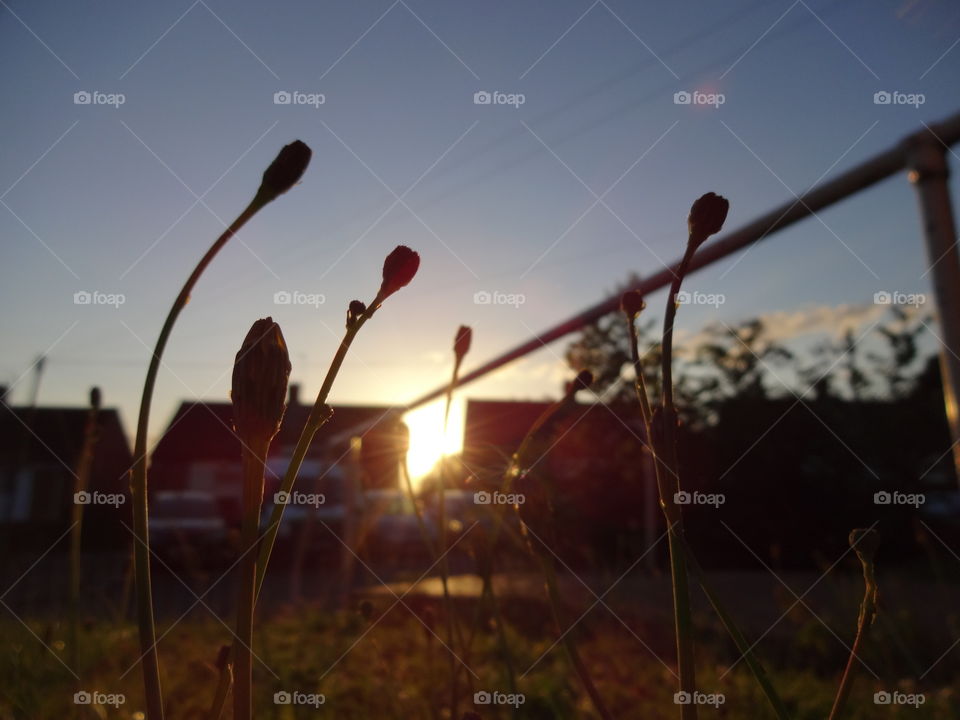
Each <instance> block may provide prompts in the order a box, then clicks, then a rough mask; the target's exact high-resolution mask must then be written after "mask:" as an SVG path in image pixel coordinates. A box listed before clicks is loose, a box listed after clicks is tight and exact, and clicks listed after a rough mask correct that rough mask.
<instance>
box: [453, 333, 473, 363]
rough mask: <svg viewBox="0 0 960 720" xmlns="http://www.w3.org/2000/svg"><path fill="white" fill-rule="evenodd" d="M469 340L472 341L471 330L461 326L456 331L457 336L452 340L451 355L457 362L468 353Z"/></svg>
mask: <svg viewBox="0 0 960 720" xmlns="http://www.w3.org/2000/svg"><path fill="white" fill-rule="evenodd" d="M471 340H473V330H471V329H470V328H469V327H468V326H466V325H461V326H460V328H459V329H458V330H457V336H456V337H455V338H454V339H453V354H454V355H455V356H456V358H457V362H460V361H461V360H463V358H464V356H465V355H466V354H467V353H468V352H470V342H471Z"/></svg>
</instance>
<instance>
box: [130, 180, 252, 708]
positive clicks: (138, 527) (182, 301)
mask: <svg viewBox="0 0 960 720" xmlns="http://www.w3.org/2000/svg"><path fill="white" fill-rule="evenodd" d="M264 205H266V200H265V199H264V198H263V197H261V194H260V193H258V194H257V197H255V198H254V199H253V200H252V201H251V203H250V204H249V205H248V206H247V207H246V209H245V210H244V211H243V212H242V213H240V215H239V216H238V217H237V219H236V220H234V221H233V223H232V224H231V225H230V227H228V228H227V229H226V230H225V231H224V232H223V234H222V235H221V236H220V237H219V238H217V240H216V241H215V242H214V243H213V245H211V246H210V249H209V250H207V252H206V254H205V255H204V256H203V257H202V258H201V259H200V262H199V263H197V266H196V267H195V268H194V269H193V272H192V273H191V274H190V277H189V278H187V282H186V283H184V285H183V288H182V289H181V290H180V294H179V295H177V299H176V300H175V301H174V303H173V307H171V308H170V312H169V313H168V314H167V319H166V320H165V321H164V323H163V327H162V328H161V329H160V336H159V337H158V338H157V344H156V346H155V347H154V350H153V354H152V356H151V357H150V367H149V368H148V370H147V378H146V380H145V382H144V384H143V395H142V397H141V398H140V414H139V417H138V421H137V436H136V441H135V443H134V450H133V456H134V465H133V469H132V470H131V477H130V491H131V495H132V497H133V532H134V536H135V542H134V552H133V562H134V575H135V577H136V589H137V624H138V627H139V634H140V650H141V653H142V662H143V684H144V691H145V694H146V706H147V720H163V694H162V691H161V686H160V662H159V659H158V657H157V632H156V626H155V623H154V618H153V591H152V588H151V585H150V533H149V524H148V520H147V430H148V425H149V422H150V402H151V400H152V399H153V388H154V385H155V384H156V380H157V372H158V371H159V369H160V359H161V357H162V356H163V350H164V348H165V347H166V345H167V340H168V339H169V338H170V333H171V331H172V330H173V325H174V323H175V322H176V321H177V317H178V316H179V315H180V311H181V310H183V308H184V307H185V306H186V304H187V302H188V301H189V300H190V293H191V292H192V291H193V287H194V285H196V284H197V280H199V279H200V275H202V274H203V271H204V270H206V268H207V266H208V265H209V264H210V263H211V261H212V260H213V258H214V257H215V256H216V254H217V253H218V252H220V249H221V248H222V247H223V246H224V245H226V243H227V241H228V240H229V239H230V238H232V237H233V236H234V235H235V234H236V233H237V231H238V230H240V228H242V227H243V226H244V225H245V224H246V223H247V221H248V220H250V218H252V217H253V216H254V215H256V214H257V212H258V211H259V210H260V209H261V208H263V207H264Z"/></svg>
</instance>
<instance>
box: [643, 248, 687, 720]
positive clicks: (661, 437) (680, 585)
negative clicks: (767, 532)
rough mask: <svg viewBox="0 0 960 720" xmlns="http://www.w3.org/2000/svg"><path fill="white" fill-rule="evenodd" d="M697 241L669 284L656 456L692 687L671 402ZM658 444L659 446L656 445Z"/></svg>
mask: <svg viewBox="0 0 960 720" xmlns="http://www.w3.org/2000/svg"><path fill="white" fill-rule="evenodd" d="M696 246H697V243H696V242H694V241H693V238H691V239H690V242H688V243H687V249H686V251H685V252H684V254H683V259H682V260H681V261H680V266H679V267H678V269H677V272H676V274H675V275H674V278H673V282H672V283H671V284H670V293H669V294H668V295H667V308H666V312H665V313H664V319H663V344H662V353H661V371H660V372H661V378H662V382H661V385H662V386H663V387H662V393H663V399H662V403H663V404H662V408H661V409H662V415H661V421H662V427H661V428H659V429H658V428H652V429H653V435H652V437H653V440H654V443H653V445H654V456H655V461H656V462H655V467H656V474H657V486H658V488H659V492H660V507H661V508H662V509H663V513H664V516H665V517H666V520H667V528H668V531H669V533H668V540H669V544H670V576H671V580H672V584H673V614H674V624H675V626H676V634H677V665H678V669H679V672H680V690H681V691H682V692H686V693H690V694H691V695H692V694H693V693H694V692H695V690H696V667H695V661H694V647H693V618H692V613H691V611H690V588H689V580H688V578H687V563H686V557H685V553H684V550H683V545H684V541H683V516H682V513H681V512H680V506H679V505H677V504H676V503H675V502H674V495H675V493H676V492H678V491H679V490H680V482H679V468H678V466H679V463H678V461H677V411H676V408H675V407H674V404H673V368H672V365H673V325H674V319H675V318H676V315H677V293H678V292H679V291H680V284H681V283H682V282H683V277H684V275H685V274H686V272H687V268H688V267H689V265H690V260H691V259H692V258H693V253H694V252H695V250H696ZM658 430H659V432H658ZM658 445H659V447H658ZM680 717H681V718H682V720H696V719H697V706H696V705H695V704H694V703H687V704H685V705H681V706H680Z"/></svg>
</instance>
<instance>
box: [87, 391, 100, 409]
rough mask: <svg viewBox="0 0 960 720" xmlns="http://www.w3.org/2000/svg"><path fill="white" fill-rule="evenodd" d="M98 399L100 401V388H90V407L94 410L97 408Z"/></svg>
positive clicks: (98, 406) (98, 405)
mask: <svg viewBox="0 0 960 720" xmlns="http://www.w3.org/2000/svg"><path fill="white" fill-rule="evenodd" d="M100 401H101V395H100V388H98V387H96V386H94V387H92V388H90V407H91V408H93V409H94V410H99V409H100Z"/></svg>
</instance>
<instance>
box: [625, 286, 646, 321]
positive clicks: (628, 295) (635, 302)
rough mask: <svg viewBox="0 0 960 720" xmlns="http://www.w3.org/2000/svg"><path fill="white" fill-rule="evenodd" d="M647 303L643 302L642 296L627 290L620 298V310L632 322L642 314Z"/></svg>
mask: <svg viewBox="0 0 960 720" xmlns="http://www.w3.org/2000/svg"><path fill="white" fill-rule="evenodd" d="M645 307H647V303H646V302H644V300H643V294H642V293H640V292H639V291H637V290H627V292H625V293H624V294H623V295H621V296H620V310H622V311H623V314H624V315H626V316H627V317H628V318H629V319H630V320H633V319H635V318H636V317H637V315H639V314H640V313H642V312H643V310H644V308H645Z"/></svg>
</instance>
